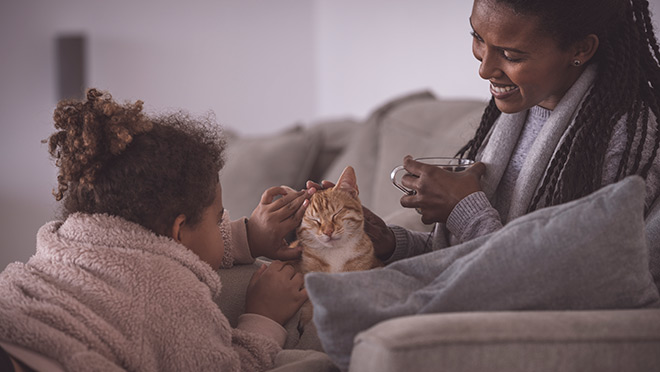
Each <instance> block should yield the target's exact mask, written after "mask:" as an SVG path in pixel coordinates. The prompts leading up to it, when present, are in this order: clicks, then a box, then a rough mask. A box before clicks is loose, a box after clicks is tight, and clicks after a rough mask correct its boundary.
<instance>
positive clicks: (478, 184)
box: [368, 0, 660, 283]
mask: <svg viewBox="0 0 660 372" xmlns="http://www.w3.org/2000/svg"><path fill="white" fill-rule="evenodd" d="M470 23H471V26H472V37H473V41H472V43H473V53H474V56H475V58H477V60H479V61H480V62H481V65H480V68H479V75H480V76H481V77H482V78H483V79H486V80H488V81H490V83H491V84H490V91H491V93H492V99H491V101H490V103H489V105H488V107H487V108H486V110H485V111H484V114H483V116H482V119H481V124H480V125H479V128H478V129H477V132H476V134H475V135H474V138H473V139H472V140H470V141H469V142H468V143H467V145H465V147H463V149H461V150H460V151H459V153H458V155H459V156H466V157H468V158H470V159H475V160H477V161H478V162H477V163H476V164H475V165H474V166H473V167H472V168H471V169H469V170H468V171H466V172H461V173H451V172H447V171H444V170H442V169H439V168H437V167H433V166H427V165H424V164H422V163H419V162H416V161H414V160H413V159H412V158H411V157H406V158H405V159H404V166H405V167H406V169H407V170H408V172H409V173H410V174H411V175H415V176H406V177H404V178H403V180H402V183H403V184H404V185H405V186H406V187H408V188H411V189H414V190H415V191H416V193H414V194H413V195H407V196H403V197H402V198H401V204H402V205H403V206H404V207H408V208H417V209H418V210H420V211H421V213H422V220H423V222H425V223H433V222H440V223H441V224H439V225H438V228H436V229H435V232H434V233H433V234H434V236H433V244H432V246H430V245H429V244H427V241H429V236H428V234H426V233H418V232H412V231H407V230H405V229H403V228H400V227H397V226H389V227H387V226H385V224H384V223H383V222H382V221H381V220H380V219H379V218H378V217H376V216H373V215H371V216H370V218H369V220H370V221H371V223H370V225H369V226H368V230H369V232H370V235H371V236H372V238H373V239H374V240H375V243H376V244H375V246H376V247H377V248H378V249H379V255H380V257H382V258H384V259H388V261H390V262H391V261H394V260H397V259H399V258H403V257H410V256H414V255H417V254H421V253H424V252H428V251H430V250H431V249H438V248H442V247H446V246H448V245H450V244H454V243H459V242H465V241H468V240H471V239H474V238H476V237H478V236H482V235H485V234H488V233H491V232H494V231H496V230H498V229H499V228H501V227H502V225H503V224H506V223H507V222H508V221H511V220H513V219H514V218H516V217H519V216H521V215H523V214H526V213H528V212H531V211H534V210H537V209H540V208H543V207H546V206H551V205H556V204H561V203H565V202H568V201H571V200H574V199H577V198H580V197H582V196H585V195H587V194H590V193H591V192H593V191H595V190H597V189H599V188H601V187H603V186H605V185H608V184H611V183H613V182H615V181H618V180H620V179H622V178H624V177H626V176H628V175H633V174H637V175H640V176H642V177H643V178H645V180H646V192H647V196H646V211H645V212H646V216H647V238H648V240H649V242H650V244H651V252H652V254H651V266H652V271H653V274H654V277H655V279H656V283H658V280H659V279H660V257H658V252H659V248H660V247H657V245H658V244H659V242H660V239H658V236H657V234H658V233H657V231H658V229H656V228H649V225H648V224H650V223H654V222H653V221H655V220H654V218H656V217H654V216H658V215H660V212H658V210H659V209H660V207H656V208H655V209H654V206H656V204H657V203H655V201H656V200H657V197H658V194H659V193H660V160H659V159H658V144H659V142H660V136H659V135H658V131H659V121H658V119H657V118H658V108H659V104H658V103H659V96H660V94H659V93H658V92H657V90H656V89H657V87H658V85H659V84H660V67H659V65H658V59H659V56H660V51H659V48H658V43H657V41H656V39H655V36H654V32H653V27H652V24H651V18H650V15H649V10H648V2H647V1H645V0H606V1H601V0H584V1H571V0H564V1H558V2H547V1H544V0H527V1H521V0H475V2H474V6H473V10H472V14H471V16H470ZM482 176H483V177H482ZM656 224H657V222H656ZM654 231H655V232H654ZM654 234H655V235H654Z"/></svg>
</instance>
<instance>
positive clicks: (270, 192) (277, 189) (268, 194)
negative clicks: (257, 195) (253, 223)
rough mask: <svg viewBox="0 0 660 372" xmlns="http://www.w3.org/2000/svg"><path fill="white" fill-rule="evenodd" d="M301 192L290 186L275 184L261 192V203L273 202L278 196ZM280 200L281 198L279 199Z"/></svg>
mask: <svg viewBox="0 0 660 372" xmlns="http://www.w3.org/2000/svg"><path fill="white" fill-rule="evenodd" d="M296 193H299V191H298V192H297V191H296V190H294V189H292V188H290V187H289V186H273V187H270V188H268V189H267V190H266V191H264V193H263V194H261V202H260V203H261V204H270V203H272V202H273V199H275V197H276V196H279V195H281V196H283V197H284V196H287V195H291V194H296ZM278 200H279V199H278Z"/></svg>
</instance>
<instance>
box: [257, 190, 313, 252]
mask: <svg viewBox="0 0 660 372" xmlns="http://www.w3.org/2000/svg"><path fill="white" fill-rule="evenodd" d="M313 193H314V192H313V191H311V190H310V191H308V190H302V191H295V190H293V189H292V188H290V187H287V186H276V187H271V188H269V189H268V190H266V191H264V193H263V195H261V201H260V202H259V205H257V207H256V208H255V209H254V211H253V212H252V215H251V216H250V218H249V219H248V222H247V235H248V244H249V246H250V252H251V253H252V256H253V257H259V256H264V257H268V258H271V259H277V260H291V259H295V258H298V257H300V254H301V251H300V250H298V249H292V248H289V247H288V245H287V243H286V240H284V237H285V236H286V235H287V234H288V233H289V232H290V231H292V230H293V229H295V228H296V227H298V225H300V222H301V221H302V217H303V214H305V209H307V205H309V200H307V199H309V198H310V196H311V195H312V194H313ZM278 195H280V196H281V197H280V198H279V199H277V200H274V199H275V197H276V196H278Z"/></svg>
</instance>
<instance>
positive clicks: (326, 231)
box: [323, 226, 335, 237]
mask: <svg viewBox="0 0 660 372" xmlns="http://www.w3.org/2000/svg"><path fill="white" fill-rule="evenodd" d="M334 232H335V229H334V228H333V227H332V226H326V227H324V228H323V234H324V235H327V236H328V237H332V233H334Z"/></svg>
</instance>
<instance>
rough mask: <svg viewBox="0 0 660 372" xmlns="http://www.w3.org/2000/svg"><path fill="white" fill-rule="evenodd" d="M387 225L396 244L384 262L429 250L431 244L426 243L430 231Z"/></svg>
mask: <svg viewBox="0 0 660 372" xmlns="http://www.w3.org/2000/svg"><path fill="white" fill-rule="evenodd" d="M388 227H389V228H390V230H392V232H393V233H394V237H395V239H396V245H395V246H394V252H393V253H392V256H391V257H390V258H388V259H387V260H386V261H385V264H389V263H392V262H394V261H398V260H401V259H404V258H408V257H413V256H417V255H420V254H422V253H427V252H430V251H431V245H430V244H427V242H428V240H429V238H431V236H430V235H431V233H428V232H420V231H410V230H407V229H405V228H403V227H400V226H396V225H390V226H388Z"/></svg>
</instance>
